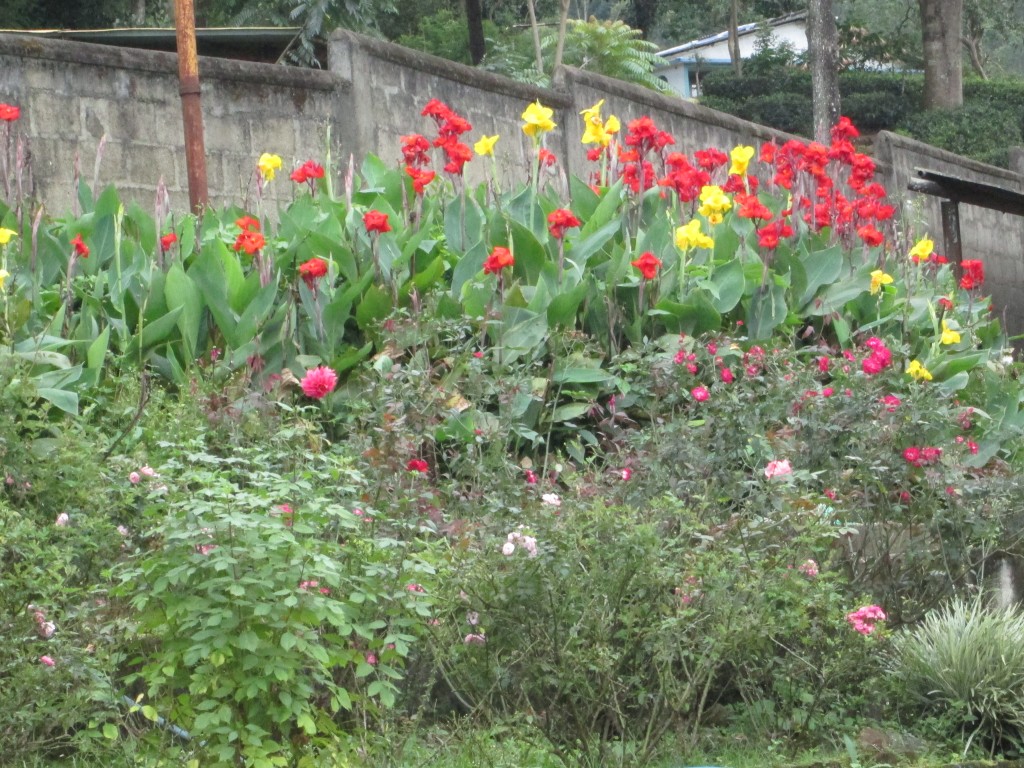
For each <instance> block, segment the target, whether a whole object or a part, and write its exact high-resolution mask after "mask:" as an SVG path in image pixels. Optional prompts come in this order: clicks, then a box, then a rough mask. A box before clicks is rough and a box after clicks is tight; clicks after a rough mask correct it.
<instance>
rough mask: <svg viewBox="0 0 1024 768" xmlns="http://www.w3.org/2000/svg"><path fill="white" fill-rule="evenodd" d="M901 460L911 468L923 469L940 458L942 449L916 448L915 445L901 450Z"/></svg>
mask: <svg viewBox="0 0 1024 768" xmlns="http://www.w3.org/2000/svg"><path fill="white" fill-rule="evenodd" d="M903 458H904V460H905V461H906V462H907V463H908V464H910V465H912V466H915V467H924V466H927V465H929V464H934V463H935V462H937V461H938V460H939V459H940V458H942V449H941V448H933V447H924V448H918V447H917V446H916V445H912V446H910V447H909V448H905V449H904V450H903Z"/></svg>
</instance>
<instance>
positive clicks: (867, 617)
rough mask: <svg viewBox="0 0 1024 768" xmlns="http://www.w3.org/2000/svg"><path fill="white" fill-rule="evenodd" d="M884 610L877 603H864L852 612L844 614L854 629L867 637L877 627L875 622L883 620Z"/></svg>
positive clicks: (884, 617)
mask: <svg viewBox="0 0 1024 768" xmlns="http://www.w3.org/2000/svg"><path fill="white" fill-rule="evenodd" d="M885 619H886V615H885V611H883V610H882V608H881V606H878V605H865V606H864V607H862V608H858V609H857V610H856V611H853V612H852V613H848V614H846V620H847V621H848V622H850V626H852V627H853V629H854V631H856V632H859V633H860V634H862V635H864V636H865V637H867V636H868V635H870V634H871V633H872V632H874V631H875V629H877V627H876V626H875V622H878V621H885Z"/></svg>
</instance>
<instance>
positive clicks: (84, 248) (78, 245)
mask: <svg viewBox="0 0 1024 768" xmlns="http://www.w3.org/2000/svg"><path fill="white" fill-rule="evenodd" d="M71 245H72V246H74V249H75V253H77V254H78V255H79V256H81V257H82V258H83V259H88V258H89V246H88V245H86V244H85V243H84V242H82V236H81V235H75V236H74V238H73V239H72V240H71Z"/></svg>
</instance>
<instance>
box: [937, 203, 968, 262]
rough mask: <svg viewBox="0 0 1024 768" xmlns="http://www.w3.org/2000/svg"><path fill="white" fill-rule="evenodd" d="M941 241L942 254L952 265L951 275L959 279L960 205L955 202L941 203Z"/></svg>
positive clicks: (961, 258)
mask: <svg viewBox="0 0 1024 768" xmlns="http://www.w3.org/2000/svg"><path fill="white" fill-rule="evenodd" d="M941 208H942V240H943V245H944V247H945V249H946V253H945V254H944V255H945V257H946V258H947V259H949V261H950V263H951V264H952V265H953V274H955V275H956V278H957V280H959V279H960V263H961V262H962V261H963V259H964V254H963V248H962V246H961V243H960V204H959V203H958V202H957V201H956V200H943V201H942V205H941Z"/></svg>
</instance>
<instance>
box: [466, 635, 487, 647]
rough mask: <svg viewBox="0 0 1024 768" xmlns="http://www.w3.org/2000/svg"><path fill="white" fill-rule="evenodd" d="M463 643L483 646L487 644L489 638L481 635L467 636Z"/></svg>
mask: <svg viewBox="0 0 1024 768" xmlns="http://www.w3.org/2000/svg"><path fill="white" fill-rule="evenodd" d="M462 642H463V643H465V644H466V645H483V644H484V643H486V642H487V638H486V637H484V636H483V635H482V634H479V635H475V634H469V635H466V637H465V638H464V639H463V641H462Z"/></svg>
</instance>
